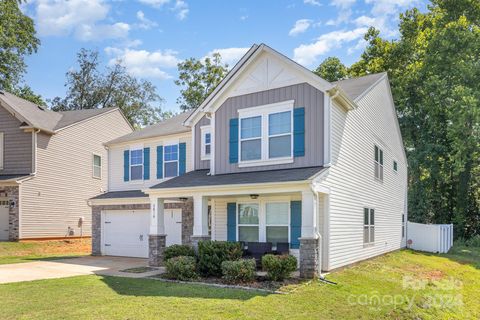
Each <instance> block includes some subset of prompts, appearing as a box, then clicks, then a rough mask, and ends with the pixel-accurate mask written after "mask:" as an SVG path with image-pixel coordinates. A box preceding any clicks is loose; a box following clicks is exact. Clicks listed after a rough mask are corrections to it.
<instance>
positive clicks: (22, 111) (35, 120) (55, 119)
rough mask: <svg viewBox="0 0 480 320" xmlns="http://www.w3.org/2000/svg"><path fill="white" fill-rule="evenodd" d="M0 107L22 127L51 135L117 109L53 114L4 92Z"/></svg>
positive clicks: (1, 94) (0, 96)
mask: <svg viewBox="0 0 480 320" xmlns="http://www.w3.org/2000/svg"><path fill="white" fill-rule="evenodd" d="M0 105H1V106H3V107H4V108H5V109H7V110H8V111H9V112H10V113H12V114H13V115H14V116H15V117H16V118H17V119H18V120H19V121H20V122H22V126H25V127H32V128H35V129H40V130H42V131H45V132H48V133H51V134H54V133H55V132H56V131H58V130H60V129H64V128H66V127H68V126H71V125H73V124H76V123H79V122H82V121H85V120H87V119H90V118H93V117H95V116H98V115H101V114H104V113H108V112H112V111H114V110H117V109H118V108H102V109H84V110H72V111H62V112H55V111H52V110H49V109H48V108H46V107H43V106H39V105H37V104H35V103H33V102H30V101H27V100H25V99H22V98H20V97H17V96H16V95H14V94H11V93H9V92H6V91H0ZM125 121H126V120H125Z"/></svg>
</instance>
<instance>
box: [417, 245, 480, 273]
mask: <svg viewBox="0 0 480 320" xmlns="http://www.w3.org/2000/svg"><path fill="white" fill-rule="evenodd" d="M411 252H412V253H413V254H422V255H425V256H432V257H442V258H447V259H449V260H451V261H455V262H458V263H460V264H468V265H471V266H472V267H474V268H476V269H480V248H478V247H467V246H453V247H452V248H451V249H450V251H448V253H430V252H424V251H414V250H411Z"/></svg>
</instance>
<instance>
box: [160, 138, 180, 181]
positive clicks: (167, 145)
mask: <svg viewBox="0 0 480 320" xmlns="http://www.w3.org/2000/svg"><path fill="white" fill-rule="evenodd" d="M170 146H177V160H168V161H167V160H165V156H166V152H165V147H170ZM179 158H180V146H179V143H178V142H177V143H169V144H166V145H164V146H163V178H164V179H170V178H175V177H178V171H179V170H180V168H179V166H180V161H179ZM172 162H176V163H177V174H176V175H175V176H172V177H167V170H166V169H165V168H166V165H167V163H172Z"/></svg>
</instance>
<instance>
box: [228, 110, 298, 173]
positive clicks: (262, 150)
mask: <svg viewBox="0 0 480 320" xmlns="http://www.w3.org/2000/svg"><path fill="white" fill-rule="evenodd" d="M238 112H239V116H240V128H239V130H240V146H239V153H240V163H239V166H248V165H268V164H279V163H289V162H293V155H292V154H293V151H292V149H293V148H292V145H293V125H292V124H293V101H285V102H281V103H275V104H271V105H266V106H259V107H252V108H246V109H240V110H239V111H238Z"/></svg>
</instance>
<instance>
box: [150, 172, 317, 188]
mask: <svg viewBox="0 0 480 320" xmlns="http://www.w3.org/2000/svg"><path fill="white" fill-rule="evenodd" d="M323 170H326V168H324V167H307V168H291V169H278V170H265V171H248V172H240V173H228V174H216V175H208V172H209V170H208V169H207V170H195V171H190V172H187V173H186V174H184V175H182V176H179V177H175V178H172V179H169V180H167V181H164V182H162V183H159V184H157V185H155V186H153V187H151V189H171V188H194V187H208V186H222V185H240V184H257V183H272V182H273V183H277V182H280V183H282V182H283V183H285V182H301V181H306V180H310V179H313V178H314V177H316V176H317V175H318V174H320V173H321V172H322V171H323Z"/></svg>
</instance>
